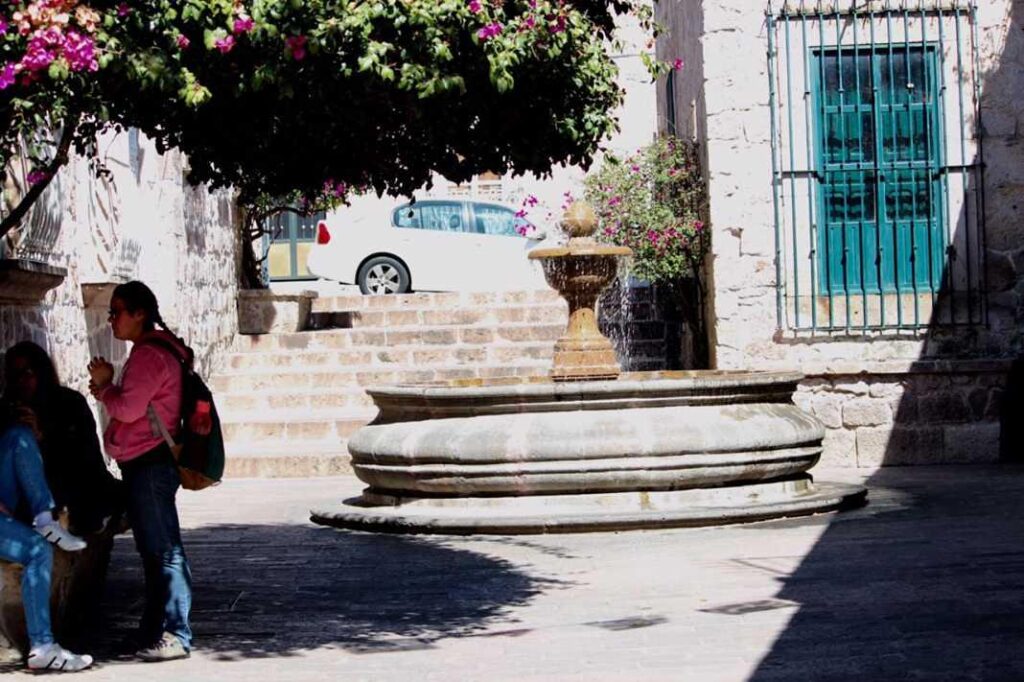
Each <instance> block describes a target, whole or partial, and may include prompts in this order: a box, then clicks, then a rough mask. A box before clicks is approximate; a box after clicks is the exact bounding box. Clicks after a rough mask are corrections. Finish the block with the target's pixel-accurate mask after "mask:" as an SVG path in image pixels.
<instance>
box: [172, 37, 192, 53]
mask: <svg viewBox="0 0 1024 682" xmlns="http://www.w3.org/2000/svg"><path fill="white" fill-rule="evenodd" d="M174 42H176V43H177V44H178V49H180V50H187V49H188V46H189V45H191V44H192V41H191V40H189V39H188V36H186V35H179V36H178V37H177V38H175V39H174Z"/></svg>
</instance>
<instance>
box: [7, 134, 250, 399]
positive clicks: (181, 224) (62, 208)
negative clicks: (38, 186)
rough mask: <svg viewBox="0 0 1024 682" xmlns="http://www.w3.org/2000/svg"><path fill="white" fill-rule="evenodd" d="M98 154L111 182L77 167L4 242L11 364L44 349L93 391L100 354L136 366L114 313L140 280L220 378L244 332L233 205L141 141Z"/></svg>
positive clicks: (114, 139)
mask: <svg viewBox="0 0 1024 682" xmlns="http://www.w3.org/2000/svg"><path fill="white" fill-rule="evenodd" d="M98 148H99V149H100V150H101V154H102V156H101V159H102V161H103V163H104V165H105V167H106V172H104V173H102V174H96V173H95V172H94V171H93V170H92V169H90V166H89V163H88V161H87V160H85V159H82V158H79V157H75V158H74V159H73V160H72V161H71V163H69V165H68V166H67V167H65V168H64V169H62V170H61V171H60V173H59V174H58V176H57V177H56V178H54V180H53V182H52V183H51V184H50V186H49V187H48V188H47V190H46V191H45V192H44V194H43V195H42V197H41V198H40V201H39V202H38V204H37V205H36V206H35V207H33V209H32V212H31V213H30V215H29V216H28V218H27V219H26V220H25V221H24V227H23V229H21V230H20V231H19V232H17V233H15V234H9V235H8V237H7V238H6V239H5V240H4V242H5V244H4V254H3V260H0V264H2V265H3V269H2V270H0V354H2V352H3V349H5V348H7V347H9V346H10V345H12V344H13V343H16V342H18V341H22V340H32V341H35V342H36V343H39V344H40V345H41V346H43V347H44V348H46V349H47V350H48V351H49V353H50V354H51V356H52V357H53V359H54V361H55V364H56V365H57V371H58V374H59V375H60V377H61V379H62V380H63V382H64V383H66V384H67V385H68V386H71V387H73V388H76V389H78V390H82V391H84V389H85V388H86V386H87V383H88V372H87V371H86V365H87V364H88V362H89V358H90V357H91V356H95V355H103V356H105V357H107V358H108V359H110V360H112V361H114V362H115V363H117V362H119V361H121V360H123V359H124V357H126V354H127V345H126V344H125V343H124V342H122V341H117V340H115V339H114V338H113V337H112V336H111V334H110V328H109V325H108V324H107V309H108V307H109V302H110V293H111V291H112V290H113V287H114V286H116V285H117V284H119V283H121V282H126V281H128V280H131V279H140V280H142V281H144V282H145V283H146V284H148V285H149V286H150V287H151V288H152V289H153V291H154V292H155V293H156V296H157V299H158V300H159V302H160V308H161V313H162V315H163V318H164V319H165V320H166V321H167V323H168V325H170V326H171V327H172V328H173V329H174V331H175V332H176V333H178V334H180V335H181V336H182V337H183V338H185V339H186V340H187V341H188V342H189V343H190V344H192V346H193V348H194V349H195V351H196V355H197V360H198V365H199V367H200V368H202V369H203V370H204V372H205V373H209V371H211V370H212V369H214V368H215V367H216V366H217V363H218V360H219V358H220V357H221V356H222V354H223V353H224V352H225V351H226V350H227V349H228V348H229V347H230V345H231V343H232V341H233V340H234V336H235V333H236V330H237V328H238V324H237V313H236V305H237V303H236V299H237V293H238V284H237V282H238V277H237V271H238V265H237V264H238V259H239V242H238V234H239V231H238V229H237V228H236V226H235V220H236V215H235V209H234V204H233V201H232V197H231V195H230V193H228V192H212V193H211V192H208V191H206V190H205V189H202V188H193V187H191V186H190V185H189V184H188V183H187V182H186V181H185V172H186V165H185V163H186V162H185V159H184V157H183V156H182V155H180V154H178V153H175V152H170V153H167V154H164V155H160V154H158V153H157V152H156V150H155V148H154V147H153V146H152V145H151V144H150V143H149V142H148V141H147V140H146V139H145V138H144V137H141V136H140V135H139V134H138V133H137V131H123V132H119V133H114V132H111V133H107V134H105V135H104V136H103V137H102V138H101V140H100V143H99V145H98ZM0 383H2V380H0Z"/></svg>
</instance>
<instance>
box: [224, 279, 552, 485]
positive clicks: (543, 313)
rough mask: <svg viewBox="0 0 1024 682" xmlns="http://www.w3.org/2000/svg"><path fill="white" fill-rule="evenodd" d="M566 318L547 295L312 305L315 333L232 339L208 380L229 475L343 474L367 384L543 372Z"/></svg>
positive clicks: (348, 299)
mask: <svg viewBox="0 0 1024 682" xmlns="http://www.w3.org/2000/svg"><path fill="white" fill-rule="evenodd" d="M567 317H568V312H567V306H566V304H565V302H564V301H562V299H560V298H559V297H558V295H557V294H556V293H555V292H553V291H538V292H484V293H465V294H455V293H425V294H407V295H402V296H361V295H339V296H329V297H321V298H317V299H315V300H314V302H313V308H312V314H311V321H312V322H313V325H314V327H316V328H314V329H311V330H309V331H302V332H284V333H272V334H263V335H245V336H239V337H237V339H236V342H235V344H234V347H233V349H232V352H231V353H230V354H229V355H228V357H227V358H226V362H225V364H224V368H223V370H222V371H221V372H219V373H218V374H216V375H215V376H213V377H211V378H210V381H209V384H210V387H211V389H212V390H213V391H214V394H215V396H216V397H217V405H218V409H219V410H220V415H221V421H222V424H223V428H224V436H225V439H226V443H227V451H228V465H227V475H229V476H317V475H333V474H339V473H346V472H348V471H350V470H351V469H350V465H349V461H350V460H349V455H348V451H347V447H346V443H347V439H348V437H349V436H350V435H351V434H353V433H355V431H356V430H357V429H358V428H359V427H361V426H362V425H364V424H366V423H367V422H369V421H370V420H371V419H373V417H374V415H375V414H376V409H375V408H374V405H373V401H372V399H371V398H370V397H369V396H368V395H367V394H366V392H365V389H366V387H369V386H375V385H382V386H385V385H393V384H403V383H421V382H435V381H450V380H454V379H472V378H491V377H503V376H537V375H544V374H546V373H547V372H548V370H549V369H550V367H551V359H552V357H553V355H554V347H553V346H554V341H555V340H556V339H558V338H559V337H560V336H562V334H563V333H564V331H565V324H566V320H567Z"/></svg>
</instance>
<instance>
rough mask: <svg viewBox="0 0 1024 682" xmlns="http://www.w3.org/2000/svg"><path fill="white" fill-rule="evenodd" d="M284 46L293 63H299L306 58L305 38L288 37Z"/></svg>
mask: <svg viewBox="0 0 1024 682" xmlns="http://www.w3.org/2000/svg"><path fill="white" fill-rule="evenodd" d="M284 44H285V47H287V48H288V51H289V52H291V55H292V59H294V60H295V61H297V62H301V61H302V60H303V59H305V58H306V36H288V37H287V38H285V39H284Z"/></svg>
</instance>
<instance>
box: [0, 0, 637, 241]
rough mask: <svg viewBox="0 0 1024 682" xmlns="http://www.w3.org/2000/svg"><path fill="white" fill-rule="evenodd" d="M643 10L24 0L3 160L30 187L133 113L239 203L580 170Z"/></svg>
mask: <svg viewBox="0 0 1024 682" xmlns="http://www.w3.org/2000/svg"><path fill="white" fill-rule="evenodd" d="M642 4H643V3H641V2H638V1H636V0H174V1H172V0H137V1H134V2H131V3H127V2H115V1H112V0H90V1H89V2H88V3H86V2H78V0H36V1H35V2H17V1H16V2H13V3H11V4H10V9H9V11H10V12H11V14H10V16H0V21H2V22H3V24H0V28H2V29H3V36H0V125H3V132H2V133H0V135H2V136H0V162H3V165H4V167H6V166H7V163H8V162H9V161H10V160H11V159H12V158H14V157H15V156H20V157H21V158H23V159H24V158H28V159H29V160H30V165H31V166H32V169H33V172H34V173H35V175H34V181H35V184H36V187H34V188H33V189H35V190H38V189H39V186H40V185H41V186H45V183H46V182H47V181H48V178H49V177H52V174H53V172H54V171H55V170H56V168H57V167H59V165H60V163H62V162H63V161H64V159H62V158H61V157H59V155H58V151H59V148H60V147H59V145H60V144H61V143H64V146H65V147H68V146H70V145H71V144H74V145H75V146H77V147H78V148H79V150H82V151H87V150H88V148H89V145H90V144H91V143H92V140H94V139H95V133H96V131H97V130H98V129H100V128H102V127H103V126H107V125H117V126H132V127H137V128H139V129H141V130H142V131H143V132H144V133H146V134H147V135H148V136H150V137H151V138H153V139H154V140H155V141H156V143H157V145H158V147H159V148H160V149H161V150H165V149H170V148H178V149H180V150H181V151H183V152H184V153H185V154H186V155H187V156H188V159H189V163H190V176H189V179H190V180H191V181H192V182H196V183H210V184H211V185H212V186H214V187H218V186H232V187H234V188H236V189H237V190H238V191H239V193H240V199H241V201H242V202H243V203H254V202H258V201H265V200H266V197H287V196H302V197H305V198H306V200H308V201H312V202H317V201H323V200H343V199H344V196H345V194H346V193H347V192H348V191H349V190H350V188H365V189H372V190H375V191H377V192H379V193H384V192H388V193H392V194H406V193H411V192H412V191H413V190H415V189H417V188H418V187H420V186H422V185H424V184H426V183H428V182H429V181H430V178H431V175H432V173H434V172H440V173H441V174H443V175H445V176H447V177H448V178H450V179H452V180H454V181H461V180H465V179H468V178H469V177H471V176H472V175H473V174H475V173H478V172H481V171H484V170H489V171H494V172H498V173H508V172H510V173H513V174H519V173H525V172H534V173H539V174H545V173H548V172H550V170H551V168H552V166H553V165H555V164H559V163H571V164H579V165H582V166H584V167H586V166H588V165H589V164H590V162H591V159H592V155H593V153H594V152H595V151H596V149H597V147H598V144H599V142H600V141H601V140H602V138H604V137H605V136H606V135H608V134H609V133H611V132H612V131H613V130H614V129H615V126H616V122H615V120H614V118H613V116H612V113H611V112H612V111H613V110H614V108H615V107H616V106H617V105H618V104H619V103H620V101H621V99H622V93H621V91H620V89H619V88H618V86H617V85H616V84H615V80H614V79H615V76H616V68H615V65H614V63H613V61H612V59H611V58H610V56H609V54H608V46H609V39H610V37H611V31H612V25H613V23H612V22H613V17H614V14H615V12H620V11H637V12H640V13H641V14H642V15H643V17H644V20H645V21H647V17H648V15H647V14H644V13H643V10H642V9H638V8H640V7H641V6H642ZM0 12H2V10H0ZM40 49H41V50H42V52H40ZM33 50H35V52H34V53H33ZM33 54H34V57H32V56H31V55H33ZM26 140H28V141H29V143H28V144H27V143H26ZM9 218H10V216H7V217H5V219H4V230H3V231H6V228H7V227H9V224H8V223H10V222H11V221H10V220H9Z"/></svg>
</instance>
